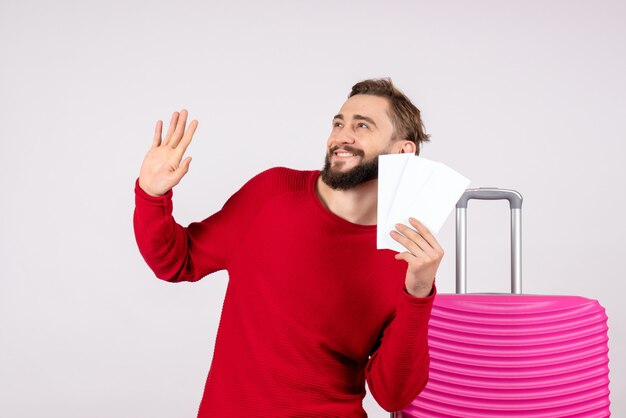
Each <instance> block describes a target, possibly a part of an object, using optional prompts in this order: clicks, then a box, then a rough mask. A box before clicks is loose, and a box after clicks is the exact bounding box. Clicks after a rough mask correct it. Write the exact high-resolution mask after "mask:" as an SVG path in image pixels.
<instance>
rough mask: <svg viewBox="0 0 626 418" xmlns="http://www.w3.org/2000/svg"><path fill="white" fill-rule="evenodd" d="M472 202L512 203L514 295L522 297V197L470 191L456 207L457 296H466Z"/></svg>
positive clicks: (511, 192)
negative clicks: (469, 204) (468, 217)
mask: <svg viewBox="0 0 626 418" xmlns="http://www.w3.org/2000/svg"><path fill="white" fill-rule="evenodd" d="M471 199H478V200H502V199H506V200H508V201H509V205H510V208H511V293H513V294H520V293H522V195H521V194H520V193H519V192H516V191H515V190H507V189H498V188H492V187H481V188H479V189H467V190H466V191H465V193H463V195H462V196H461V198H460V199H459V201H458V202H457V204H456V293H467V203H468V201H470V200H471Z"/></svg>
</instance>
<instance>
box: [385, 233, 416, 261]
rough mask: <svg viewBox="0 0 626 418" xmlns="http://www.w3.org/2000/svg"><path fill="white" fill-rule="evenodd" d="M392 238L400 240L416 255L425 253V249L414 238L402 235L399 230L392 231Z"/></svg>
mask: <svg viewBox="0 0 626 418" xmlns="http://www.w3.org/2000/svg"><path fill="white" fill-rule="evenodd" d="M390 235H391V238H393V239H394V240H396V241H397V242H399V243H400V244H401V245H402V246H403V247H404V248H406V249H407V250H408V251H409V253H411V254H413V255H414V256H419V255H421V254H423V253H424V251H423V250H422V249H421V248H420V247H419V246H418V245H417V244H416V243H415V242H414V241H412V240H410V239H408V238H407V237H406V236H404V235H402V234H401V233H399V232H398V231H391V232H390Z"/></svg>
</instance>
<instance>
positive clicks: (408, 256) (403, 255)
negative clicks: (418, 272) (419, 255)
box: [393, 251, 416, 264]
mask: <svg viewBox="0 0 626 418" xmlns="http://www.w3.org/2000/svg"><path fill="white" fill-rule="evenodd" d="M393 257H394V258H395V259H396V260H404V261H406V262H407V263H409V264H410V263H411V262H412V261H413V260H415V258H416V257H415V256H414V255H413V254H411V253H410V252H408V251H405V252H402V253H398V254H396V255H394V256H393Z"/></svg>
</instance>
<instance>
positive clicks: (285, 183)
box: [229, 167, 318, 204]
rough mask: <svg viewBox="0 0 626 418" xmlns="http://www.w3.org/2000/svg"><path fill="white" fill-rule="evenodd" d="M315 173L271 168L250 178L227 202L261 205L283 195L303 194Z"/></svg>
mask: <svg viewBox="0 0 626 418" xmlns="http://www.w3.org/2000/svg"><path fill="white" fill-rule="evenodd" d="M317 173H318V171H302V170H294V169H291V168H287V167H273V168H270V169H267V170H265V171H263V172H261V173H259V174H257V175H256V176H254V177H252V178H251V179H250V180H248V181H247V182H246V183H245V184H244V185H243V186H242V187H241V189H239V191H238V192H237V193H235V194H234V195H233V196H232V197H231V199H229V200H231V201H232V200H243V201H248V200H250V201H254V202H256V204H263V202H267V201H268V200H271V199H272V198H274V197H276V196H279V195H282V194H284V193H292V192H304V191H306V190H307V189H308V187H309V185H310V184H311V182H313V181H314V177H316V175H317Z"/></svg>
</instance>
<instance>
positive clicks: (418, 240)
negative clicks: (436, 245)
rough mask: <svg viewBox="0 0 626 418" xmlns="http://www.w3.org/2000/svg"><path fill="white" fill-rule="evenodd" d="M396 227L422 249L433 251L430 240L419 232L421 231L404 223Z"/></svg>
mask: <svg viewBox="0 0 626 418" xmlns="http://www.w3.org/2000/svg"><path fill="white" fill-rule="evenodd" d="M396 229H397V230H398V231H399V232H400V233H401V234H402V235H404V236H405V237H406V238H408V239H409V240H410V241H412V242H414V243H415V244H416V245H417V246H418V247H419V249H420V250H422V251H424V252H426V253H428V254H431V253H433V252H434V251H433V248H432V247H431V246H430V244H428V242H427V241H426V240H425V239H424V238H423V237H422V236H421V235H420V234H419V232H417V231H415V230H414V229H412V228H409V227H408V226H406V225H403V224H396Z"/></svg>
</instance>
